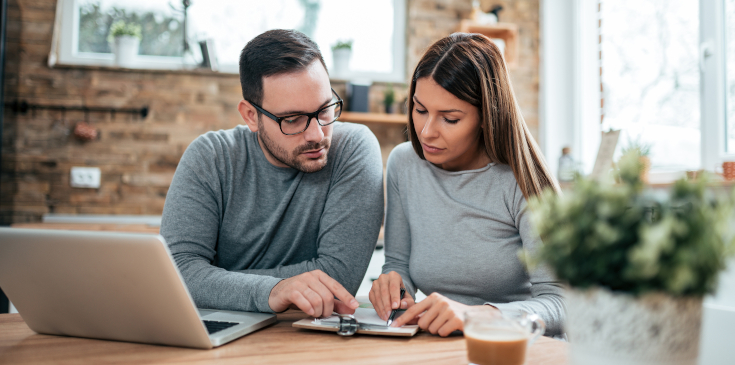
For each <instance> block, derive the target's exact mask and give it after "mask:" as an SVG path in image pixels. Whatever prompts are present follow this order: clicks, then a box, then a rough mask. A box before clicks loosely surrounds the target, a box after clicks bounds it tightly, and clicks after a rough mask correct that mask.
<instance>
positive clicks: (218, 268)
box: [161, 122, 383, 312]
mask: <svg viewBox="0 0 735 365" xmlns="http://www.w3.org/2000/svg"><path fill="white" fill-rule="evenodd" d="M382 219H383V169H382V159H381V154H380V147H379V145H378V141H377V139H376V138H375V136H374V135H373V134H372V133H371V132H370V130H369V129H368V128H367V127H365V126H362V125H356V124H350V123H339V122H337V123H335V124H334V130H333V135H332V145H331V148H330V150H329V153H328V157H327V165H326V166H325V167H324V168H323V169H322V170H320V171H318V172H314V173H303V172H300V171H298V170H295V169H292V168H282V167H276V166H273V165H272V164H271V163H270V162H268V160H266V158H265V155H264V154H263V151H262V150H261V148H260V146H259V144H258V140H257V133H253V132H251V131H250V129H249V128H248V127H246V126H237V127H235V128H233V129H230V130H220V131H217V132H209V133H206V134H204V135H202V136H200V137H198V138H197V139H196V140H194V142H192V143H191V145H189V147H188V148H187V149H186V152H185V153H184V155H183V156H182V158H181V162H180V163H179V166H178V168H177V169H176V173H175V175H174V178H173V182H172V183H171V187H170V189H169V191H168V195H167V196H166V204H165V206H164V209H163V220H162V223H161V235H163V237H164V238H165V239H166V242H168V244H169V248H170V250H171V253H172V255H173V257H174V259H175V261H176V264H177V265H178V267H179V270H180V271H181V275H182V276H183V277H184V281H185V282H186V284H187V286H188V288H189V291H190V293H191V295H192V297H193V298H194V302H195V303H196V305H197V306H198V307H200V308H215V309H225V310H240V311H260V312H271V311H272V310H271V308H270V306H269V305H268V297H269V295H270V292H271V289H273V287H274V286H275V285H276V284H277V283H278V282H279V281H280V280H281V279H280V278H288V277H291V276H295V275H298V274H301V273H304V272H307V271H312V270H316V269H319V270H322V271H324V272H325V273H327V274H328V275H329V276H331V277H332V278H334V279H336V280H337V281H339V282H340V283H341V284H342V285H343V286H344V287H345V288H346V289H347V290H348V291H349V292H351V293H352V294H353V295H354V294H355V292H356V291H357V288H358V287H359V286H360V282H361V281H362V278H363V276H364V275H365V271H366V270H367V266H368V262H369V261H370V257H371V254H372V252H373V249H374V247H375V243H376V241H377V238H378V233H379V231H380V224H381V222H382Z"/></svg>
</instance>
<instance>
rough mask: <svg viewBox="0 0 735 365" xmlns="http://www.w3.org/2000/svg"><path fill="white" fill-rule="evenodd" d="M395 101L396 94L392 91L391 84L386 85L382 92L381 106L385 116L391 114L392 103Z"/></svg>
mask: <svg viewBox="0 0 735 365" xmlns="http://www.w3.org/2000/svg"><path fill="white" fill-rule="evenodd" d="M395 101H396V92H395V90H393V84H388V86H387V87H386V88H385V91H383V105H384V106H385V112H386V113H387V114H393V103H395Z"/></svg>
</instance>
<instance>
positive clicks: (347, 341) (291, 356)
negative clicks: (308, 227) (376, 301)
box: [0, 311, 567, 365]
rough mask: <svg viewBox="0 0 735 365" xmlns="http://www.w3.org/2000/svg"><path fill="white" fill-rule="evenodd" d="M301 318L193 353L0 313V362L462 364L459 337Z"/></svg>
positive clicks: (538, 352) (549, 364)
mask: <svg viewBox="0 0 735 365" xmlns="http://www.w3.org/2000/svg"><path fill="white" fill-rule="evenodd" d="M305 317H306V315H305V314H304V313H303V312H300V311H288V312H286V313H282V314H279V315H278V323H277V324H275V325H273V326H270V327H268V328H265V329H263V330H260V331H258V332H255V333H252V334H250V335H247V336H245V337H242V338H240V339H238V340H235V341H233V342H231V343H229V344H226V345H224V346H222V347H218V348H216V349H213V350H195V349H185V348H176V347H166V346H154V345H144V344H134V343H125V342H114V341H102V340H90V339H82V338H74V337H61V336H48V335H39V334H36V333H35V332H33V331H31V329H30V328H28V326H26V324H25V322H23V319H22V318H21V317H20V315H19V314H0V364H84V363H88V364H102V363H104V364H143V363H166V364H175V363H186V364H211V363H214V361H217V364H328V363H335V364H346V363H350V364H389V363H400V364H404V365H406V364H415V363H441V364H467V354H466V353H465V343H464V338H463V337H461V336H457V337H448V338H441V337H438V336H433V335H431V334H429V333H426V332H421V333H419V334H417V335H416V336H414V337H409V338H403V337H401V338H399V337H381V336H367V335H356V336H354V337H339V336H337V335H336V334H334V333H330V332H319V331H309V330H301V329H296V328H293V327H291V323H293V322H295V321H297V320H299V319H302V318H305ZM566 352H567V344H566V343H565V342H561V341H557V340H553V339H549V338H546V337H542V338H540V339H539V340H538V341H536V343H534V344H533V346H531V349H530V353H529V358H528V361H527V362H526V365H562V364H566V363H567V361H566Z"/></svg>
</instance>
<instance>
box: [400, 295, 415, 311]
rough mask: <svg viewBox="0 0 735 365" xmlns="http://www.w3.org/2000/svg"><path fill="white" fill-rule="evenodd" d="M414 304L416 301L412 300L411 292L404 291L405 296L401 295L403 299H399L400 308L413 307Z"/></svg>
mask: <svg viewBox="0 0 735 365" xmlns="http://www.w3.org/2000/svg"><path fill="white" fill-rule="evenodd" d="M415 304H416V302H414V301H413V297H411V294H408V293H406V296H405V297H403V300H402V301H401V309H408V308H410V307H413V306H414V305H415Z"/></svg>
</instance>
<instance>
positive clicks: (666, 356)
mask: <svg viewBox="0 0 735 365" xmlns="http://www.w3.org/2000/svg"><path fill="white" fill-rule="evenodd" d="M566 303H567V304H566V305H567V318H566V331H567V336H568V337H569V346H570V347H569V348H570V351H569V360H570V364H572V365H590V364H594V365H696V364H697V355H698V353H699V333H700V327H701V322H702V298H695V297H687V298H680V297H672V296H669V295H666V294H661V293H655V294H646V295H643V296H641V297H634V296H632V295H630V294H627V293H617V292H611V291H609V290H606V289H600V288H597V289H590V290H585V291H580V290H574V289H572V290H569V291H567V296H566Z"/></svg>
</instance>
